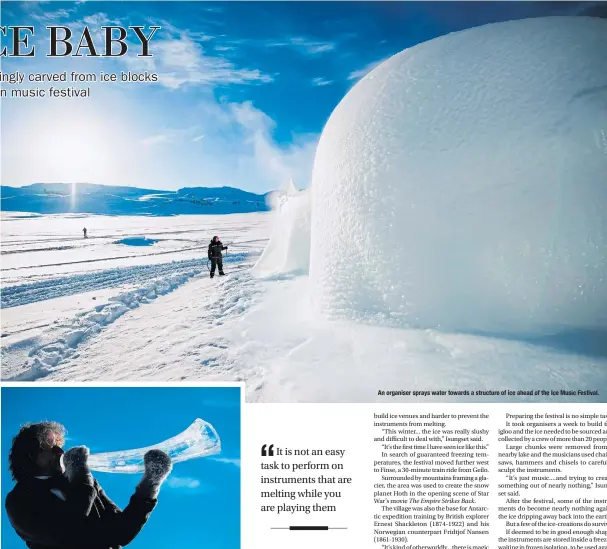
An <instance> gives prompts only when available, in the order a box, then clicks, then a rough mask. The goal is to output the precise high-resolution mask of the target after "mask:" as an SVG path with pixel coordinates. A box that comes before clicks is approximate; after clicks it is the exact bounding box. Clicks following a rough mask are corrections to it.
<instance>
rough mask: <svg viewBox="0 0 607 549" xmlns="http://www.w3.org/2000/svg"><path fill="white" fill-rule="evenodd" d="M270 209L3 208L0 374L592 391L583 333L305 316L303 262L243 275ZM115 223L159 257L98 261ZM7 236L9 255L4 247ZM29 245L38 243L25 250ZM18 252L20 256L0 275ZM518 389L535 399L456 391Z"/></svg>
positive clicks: (262, 240) (284, 398)
mask: <svg viewBox="0 0 607 549" xmlns="http://www.w3.org/2000/svg"><path fill="white" fill-rule="evenodd" d="M299 198H301V197H300V196H297V197H295V198H294V200H297V199H299ZM285 211H291V212H296V209H295V208H289V209H288V210H282V211H280V212H276V214H274V215H275V219H272V216H271V215H268V214H246V215H240V214H239V215H234V216H231V215H228V216H220V217H217V218H214V219H211V218H208V217H205V216H199V217H192V216H183V217H171V218H161V217H153V218H147V219H145V220H142V219H141V218H132V217H114V218H92V217H91V218H88V219H87V218H77V219H72V218H69V217H67V216H49V217H47V218H22V219H18V218H16V217H14V216H11V215H7V214H3V220H2V267H3V276H5V278H4V280H3V288H2V302H3V308H2V379H3V380H5V381H8V380H31V381H35V380H39V379H41V380H45V381H109V382H115V381H142V380H143V381H145V380H157V381H158V380H163V381H180V380H205V381H214V380H215V381H245V382H246V386H247V399H248V400H249V401H258V402H338V401H342V402H371V401H375V400H383V401H385V400H386V399H388V400H390V401H392V400H398V401H407V400H413V401H420V400H435V401H444V400H468V397H466V396H462V395H458V396H450V395H441V396H434V395H424V396H415V397H414V396H406V395H398V396H394V397H385V396H383V397H382V396H378V395H377V391H378V390H380V389H381V390H385V391H394V390H426V391H430V390H433V389H446V390H447V389H451V390H460V391H465V390H476V389H485V390H496V391H500V390H503V389H504V388H508V389H511V390H513V391H515V390H517V389H526V390H528V389H529V388H533V389H546V390H550V389H553V390H556V391H560V390H561V389H571V390H573V391H577V390H578V389H591V390H596V389H599V390H601V389H602V390H603V391H605V390H607V379H606V372H607V358H606V357H607V349H605V346H604V345H603V346H601V343H600V340H592V338H590V339H589V337H588V336H586V337H585V339H584V337H582V338H581V339H575V340H566V339H565V340H562V339H558V340H549V339H547V340H540V341H537V342H536V344H531V343H529V342H526V343H525V342H520V341H507V340H503V339H491V338H485V337H478V336H472V335H457V334H448V333H441V332H439V331H437V330H411V329H404V328H388V327H381V326H373V325H368V324H362V323H356V322H353V321H328V320H324V319H322V318H319V317H318V315H316V314H315V313H314V312H313V310H312V308H311V307H310V284H309V278H308V276H307V275H296V274H294V273H284V274H282V275H279V274H277V275H275V276H270V277H267V278H265V279H260V278H257V277H253V276H252V275H251V269H250V267H252V266H253V265H254V263H255V262H256V261H259V262H261V259H260V256H261V251H262V250H263V249H264V248H265V247H266V242H267V240H268V236H269V235H270V234H272V238H281V237H280V234H281V233H280V230H279V228H278V226H279V225H278V226H277V223H279V222H283V223H285V225H286V226H287V227H291V226H293V223H292V220H290V219H288V218H287V217H286V216H285ZM83 223H86V226H87V227H89V228H90V229H89V230H90V234H91V238H90V239H88V240H84V239H82V237H81V236H78V231H79V230H80V228H81V225H83ZM93 227H96V228H95V230H92V228H93ZM127 234H129V235H133V236H134V235H137V236H140V237H141V236H147V237H148V238H154V239H160V240H161V242H162V243H164V247H162V248H161V247H159V248H158V250H159V251H161V250H162V252H160V253H161V254H162V255H158V256H154V255H149V254H150V253H153V251H154V249H155V247H156V246H158V244H154V245H153V246H146V247H142V248H137V250H135V251H132V253H133V255H132V258H131V259H130V260H129V261H128V264H125V260H123V259H119V260H116V259H112V258H113V257H122V256H124V255H126V254H125V249H124V247H122V246H120V245H116V244H113V242H115V241H116V240H118V239H119V237H124V235H127ZM214 234H218V235H219V236H220V237H221V238H223V240H224V242H225V243H228V244H230V243H231V246H230V249H229V250H228V254H229V255H228V256H227V261H226V266H225V270H226V272H227V273H229V274H228V276H226V277H225V278H223V279H214V280H210V279H209V278H208V272H207V270H206V269H207V268H206V260H205V257H206V246H207V240H208V239H210V237H211V236H213V235H214ZM60 235H61V236H60ZM57 239H63V240H61V241H60V242H62V247H63V246H65V247H67V246H71V247H72V253H71V256H68V257H66V256H65V251H66V250H65V249H64V250H55V251H49V248H56V247H59V246H57ZM19 241H22V242H24V244H22V245H21V247H22V248H23V249H24V251H23V252H22V254H19V253H16V249H17V248H18V247H19V246H18V245H17V242H19ZM26 243H27V244H26ZM88 246H92V247H97V248H98V249H97V250H96V253H95V254H94V255H95V258H96V259H100V258H101V256H103V257H104V258H105V259H104V261H103V262H99V261H97V262H88V263H87V262H83V261H84V260H83V257H84V255H83V254H84V253H85V250H86V247H88ZM267 247H270V243H268V246H267ZM165 248H170V249H172V250H173V253H174V256H173V255H171V254H164V251H166V250H165ZM41 249H45V250H46V251H31V250H41ZM5 251H13V252H15V253H9V254H5ZM89 251H90V250H89ZM300 252H301V254H302V255H305V254H304V253H303V251H301V250H300ZM86 253H89V252H86ZM53 254H57V255H59V254H61V258H60V261H57V263H67V265H62V266H59V265H58V266H56V267H54V272H52V271H51V272H50V273H49V272H48V269H49V267H44V268H39V267H37V266H36V265H38V264H49V263H52V262H53ZM20 255H22V257H20V258H19V257H18V256H20ZM37 257H39V258H40V259H37ZM11 258H12V259H11ZM70 258H71V260H72V261H69V260H70ZM15 259H17V260H18V261H16V263H13V264H12V265H13V266H12V267H11V266H10V265H11V262H12V261H14V260H15ZM173 260H174V261H173ZM75 261H78V262H79V263H76V264H75V265H74V264H73V262H75ZM265 261H266V260H264V262H265ZM21 263H25V264H27V265H28V267H23V268H20V269H18V270H16V271H7V272H6V273H4V268H5V267H6V268H14V265H15V264H21ZM116 264H120V266H119V267H116V266H115V265H116ZM76 266H77V268H78V269H79V270H78V271H77V272H76V271H74V269H75V268H76ZM272 270H273V272H276V271H277V269H272ZM41 271H43V272H41ZM5 303H8V305H6V306H5ZM521 398H523V399H529V400H533V399H537V400H545V399H547V398H550V397H546V396H542V395H539V396H507V395H506V396H502V395H500V396H486V397H478V396H474V397H470V400H474V401H478V400H482V399H485V400H487V401H492V400H493V401H494V400H509V399H517V400H519V399H521ZM552 398H554V397H552ZM564 398H566V399H568V400H569V399H574V400H575V399H577V398H578V397H577V396H571V397H564ZM579 398H581V399H584V400H595V401H597V400H598V401H600V400H602V399H604V397H603V396H601V395H600V394H599V395H591V396H583V397H579Z"/></svg>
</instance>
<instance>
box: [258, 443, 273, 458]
mask: <svg viewBox="0 0 607 549" xmlns="http://www.w3.org/2000/svg"><path fill="white" fill-rule="evenodd" d="M266 447H267V448H268V449H267V450H266ZM261 455H262V456H263V457H267V456H270V457H273V456H274V445H273V444H270V446H268V445H267V444H264V445H263V446H262V447H261Z"/></svg>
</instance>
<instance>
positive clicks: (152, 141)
mask: <svg viewBox="0 0 607 549" xmlns="http://www.w3.org/2000/svg"><path fill="white" fill-rule="evenodd" d="M170 140H171V139H170V137H169V136H168V135H167V134H164V133H161V134H158V135H151V136H150V137H146V138H144V139H142V140H141V144H142V145H144V146H146V147H153V146H155V145H161V144H163V143H168V142H169V141H170Z"/></svg>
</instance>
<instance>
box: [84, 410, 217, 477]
mask: <svg viewBox="0 0 607 549" xmlns="http://www.w3.org/2000/svg"><path fill="white" fill-rule="evenodd" d="M154 448H155V449H158V450H163V451H164V452H166V453H167V454H168V455H169V457H170V458H171V460H172V462H173V463H179V462H180V461H186V460H188V459H193V458H198V457H204V456H210V455H213V454H218V453H219V452H220V451H221V441H220V439H219V435H218V434H217V431H215V429H214V427H213V426H212V425H211V424H210V423H207V422H206V421H203V420H202V419H197V420H196V421H194V423H192V425H190V426H189V427H188V428H187V429H186V430H185V431H183V433H180V434H179V435H176V436H174V437H172V438H170V439H168V440H165V441H164V442H161V443H159V444H155V445H154V446H147V447H145V448H137V449H136V450H122V451H118V452H105V453H103V454H91V455H90V456H89V459H88V465H89V467H90V468H91V469H92V470H93V471H101V472H103V473H142V472H143V471H144V470H145V467H144V462H143V456H144V455H145V453H146V452H147V451H148V450H152V449H154Z"/></svg>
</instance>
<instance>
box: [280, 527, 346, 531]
mask: <svg viewBox="0 0 607 549" xmlns="http://www.w3.org/2000/svg"><path fill="white" fill-rule="evenodd" d="M270 530H347V528H344V527H330V526H275V527H271V528H270Z"/></svg>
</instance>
